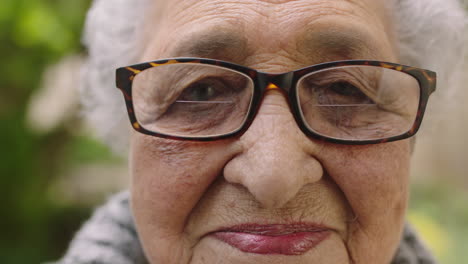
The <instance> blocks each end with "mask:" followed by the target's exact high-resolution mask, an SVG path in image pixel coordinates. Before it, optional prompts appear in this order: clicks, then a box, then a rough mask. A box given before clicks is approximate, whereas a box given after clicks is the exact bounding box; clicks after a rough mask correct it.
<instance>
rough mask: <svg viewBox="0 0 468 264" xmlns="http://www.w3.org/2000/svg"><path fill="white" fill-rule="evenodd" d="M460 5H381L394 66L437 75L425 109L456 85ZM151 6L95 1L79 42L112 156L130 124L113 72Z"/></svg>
mask: <svg viewBox="0 0 468 264" xmlns="http://www.w3.org/2000/svg"><path fill="white" fill-rule="evenodd" d="M460 1H461V0H460ZM460 1H459V0H393V1H388V2H387V3H390V5H391V8H392V10H393V12H392V13H393V15H394V17H393V19H394V21H395V23H396V24H395V26H396V31H397V37H398V43H397V44H398V48H399V52H400V62H401V63H402V64H406V65H411V66H415V67H420V68H427V69H431V70H434V71H436V72H437V73H438V88H437V89H438V93H436V95H435V96H436V97H438V99H436V100H434V98H431V99H432V100H431V102H430V105H431V104H434V102H438V101H445V99H444V98H443V97H445V98H451V97H453V96H454V94H455V93H456V90H457V89H458V88H459V87H461V84H462V77H463V76H462V72H463V70H464V69H465V68H464V67H465V61H466V60H465V47H466V39H465V35H466V28H465V25H466V23H467V16H466V13H465V10H464V8H463V5H462V3H461V2H460ZM463 1H465V2H466V0H463ZM151 2H152V1H150V0H131V1H130V0H95V1H94V3H93V5H92V7H91V9H90V11H89V13H88V16H87V21H86V25H85V30H84V44H85V45H86V46H87V47H88V51H89V58H88V61H87V63H86V65H85V67H84V70H83V78H84V82H83V85H82V89H81V90H82V95H83V104H84V109H85V114H86V117H87V119H88V120H89V121H90V122H91V124H92V126H93V127H94V128H96V132H97V135H98V136H99V137H100V138H102V139H103V140H104V141H105V142H106V143H107V144H108V145H109V146H110V147H111V148H112V149H113V150H114V151H116V152H122V151H124V150H125V149H126V148H127V147H128V132H129V130H130V126H129V124H130V123H129V122H128V118H127V116H126V115H127V114H126V109H125V104H124V101H123V97H122V95H121V93H120V91H118V89H116V88H115V82H114V79H115V77H114V74H115V73H114V72H115V71H114V70H115V68H117V67H120V66H124V65H128V64H131V63H134V62H137V58H138V57H137V56H138V55H139V54H138V47H139V45H141V41H138V40H140V39H141V36H140V35H141V32H142V31H143V29H142V24H143V23H144V21H143V20H144V18H145V16H144V14H145V9H147V8H148V5H150V4H151ZM436 108H437V107H436Z"/></svg>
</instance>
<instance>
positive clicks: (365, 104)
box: [297, 66, 420, 141]
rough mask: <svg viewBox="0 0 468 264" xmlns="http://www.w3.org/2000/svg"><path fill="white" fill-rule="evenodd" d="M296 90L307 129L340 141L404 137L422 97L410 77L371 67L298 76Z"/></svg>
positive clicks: (334, 69)
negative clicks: (299, 77)
mask: <svg viewBox="0 0 468 264" xmlns="http://www.w3.org/2000/svg"><path fill="white" fill-rule="evenodd" d="M297 89H298V90H297V96H298V102H299V105H300V109H301V114H302V119H303V120H304V123H305V124H306V126H308V128H309V129H310V130H312V131H313V132H315V133H317V134H320V135H323V136H326V137H331V138H335V139H341V140H357V141H359V140H360V141H364V140H378V139H383V138H388V137H393V136H399V135H402V134H404V133H406V132H408V131H409V130H410V129H411V128H412V126H413V124H414V122H415V119H416V116H417V111H418V105H419V98H420V86H419V82H418V81H417V80H416V79H415V78H414V77H412V76H411V75H408V74H406V73H403V72H399V71H395V70H391V69H386V68H381V67H372V66H345V67H340V68H332V69H326V70H322V71H319V72H314V73H311V74H309V75H306V76H304V77H302V78H301V79H300V80H299V82H298V86H297Z"/></svg>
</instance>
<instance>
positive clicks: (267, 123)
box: [130, 0, 411, 264]
mask: <svg viewBox="0 0 468 264" xmlns="http://www.w3.org/2000/svg"><path fill="white" fill-rule="evenodd" d="M384 1H385V0H347V1H344V0H336V1H320V0H296V1H286V0H283V1H279V0H278V1H273V0H270V1H267V0H264V1H254V0H230V1H227V0H226V1H225V0H218V1H213V0H197V1H195V0H186V1H183V0H171V1H155V2H158V3H157V4H156V6H154V7H151V8H148V12H149V16H148V21H147V23H146V28H145V33H146V34H145V37H146V39H145V41H144V43H145V44H144V49H143V51H142V55H141V61H150V60H154V59H160V58H167V57H175V56H197V57H209V58H216V59H222V60H227V61H233V62H236V63H239V64H242V65H245V66H248V67H251V68H255V69H257V70H261V71H265V72H272V73H277V72H284V71H290V70H294V69H297V68H300V67H303V66H306V65H312V64H316V63H320V62H325V61H333V60H340V59H374V60H384V61H394V62H397V61H398V55H397V52H396V50H395V48H394V45H393V37H392V35H393V33H392V32H393V31H392V30H393V29H392V27H391V22H390V21H389V19H388V17H389V14H388V12H389V11H388V10H387V9H386V8H384V6H383V5H384ZM207 39H208V40H209V41H207ZM226 39H227V40H228V41H226ZM227 42H228V44H227V45H226V43H227ZM191 43H192V44H193V43H201V44H200V45H199V46H202V47H208V48H206V49H204V48H201V49H200V48H198V49H196V48H195V49H193V48H191V47H190V45H191ZM209 43H215V44H209ZM229 43H231V44H229ZM410 152H411V144H410V141H409V140H403V141H397V142H392V143H386V144H377V145H368V146H346V145H337V144H331V143H326V142H319V141H316V140H314V139H310V138H308V137H306V136H305V135H304V134H303V133H302V132H301V131H300V130H299V128H298V126H297V124H296V123H295V121H294V118H293V116H292V114H291V111H290V109H289V106H288V104H287V102H286V99H285V97H284V95H283V94H282V93H280V92H278V91H275V90H272V91H268V93H267V95H266V96H265V98H264V100H263V103H262V106H261V108H260V110H259V113H258V115H257V117H256V119H255V120H254V122H253V124H252V125H251V127H250V128H249V129H248V131H247V132H246V133H245V134H243V135H242V136H241V137H238V138H233V139H228V140H222V141H215V142H208V143H207V142H189V141H174V140H168V139H160V138H156V137H150V136H146V135H143V134H139V133H137V132H134V133H133V135H132V147H131V157H130V164H131V173H132V179H133V180H132V206H133V210H134V215H135V220H136V224H137V229H138V233H139V235H140V238H141V241H142V244H143V247H144V250H145V253H146V255H147V257H148V259H149V260H150V262H151V263H153V264H155V263H165V264H166V263H178V264H185V263H269V264H273V263H321V264H329V263H330V264H336V263H340V264H345V263H358V264H369V263H377V264H384V263H385V264H388V263H390V261H391V259H392V256H393V254H394V251H395V249H396V247H397V246H398V243H399V239H400V236H401V230H402V226H403V222H404V216H405V210H406V204H407V196H408V195H407V187H408V174H409V160H410ZM294 222H307V223H320V224H321V225H324V226H327V227H328V228H330V230H332V234H331V235H330V236H329V237H328V238H327V239H326V240H324V241H323V242H322V243H320V244H319V245H318V246H317V247H315V248H313V249H311V250H309V251H308V252H306V253H304V254H300V255H297V256H286V255H260V254H251V253H244V252H242V251H240V250H238V249H236V248H234V247H231V246H230V245H228V244H226V243H224V242H221V241H219V240H216V239H214V238H212V237H211V236H209V235H208V234H209V233H210V232H213V231H215V230H217V229H219V228H222V227H228V226H232V225H238V224H242V223H258V224H278V223H294Z"/></svg>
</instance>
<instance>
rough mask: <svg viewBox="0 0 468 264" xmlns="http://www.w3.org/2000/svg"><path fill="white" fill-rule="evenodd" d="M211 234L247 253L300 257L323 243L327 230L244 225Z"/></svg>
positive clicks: (308, 227) (302, 225) (307, 226)
mask: <svg viewBox="0 0 468 264" xmlns="http://www.w3.org/2000/svg"><path fill="white" fill-rule="evenodd" d="M212 235H213V236H214V237H215V238H217V239H219V240H221V241H223V242H225V243H227V244H229V245H231V246H233V247H235V248H237V249H239V250H241V251H243V252H247V253H255V254H263V255H273V254H277V255H302V254H304V253H305V252H307V251H309V250H310V249H312V248H314V247H315V246H317V245H318V244H320V243H321V242H322V241H323V240H325V239H326V238H327V237H328V236H329V235H330V230H329V229H326V228H323V227H319V226H317V225H306V224H291V225H281V224H275V225H256V224H246V225H240V226H234V227H230V228H227V229H223V230H219V231H217V232H215V233H213V234H212Z"/></svg>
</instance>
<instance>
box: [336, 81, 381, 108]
mask: <svg viewBox="0 0 468 264" xmlns="http://www.w3.org/2000/svg"><path fill="white" fill-rule="evenodd" d="M328 89H329V91H330V95H331V96H333V97H335V96H337V97H338V98H341V99H342V100H345V101H346V100H349V103H352V104H358V103H360V104H362V103H364V104H366V103H373V102H372V99H370V98H369V97H368V96H367V95H366V94H364V92H362V91H361V89H359V88H358V87H356V86H354V85H353V84H351V83H349V82H335V83H332V84H330V85H329V86H328ZM340 101H341V100H340ZM343 103H345V102H343Z"/></svg>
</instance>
